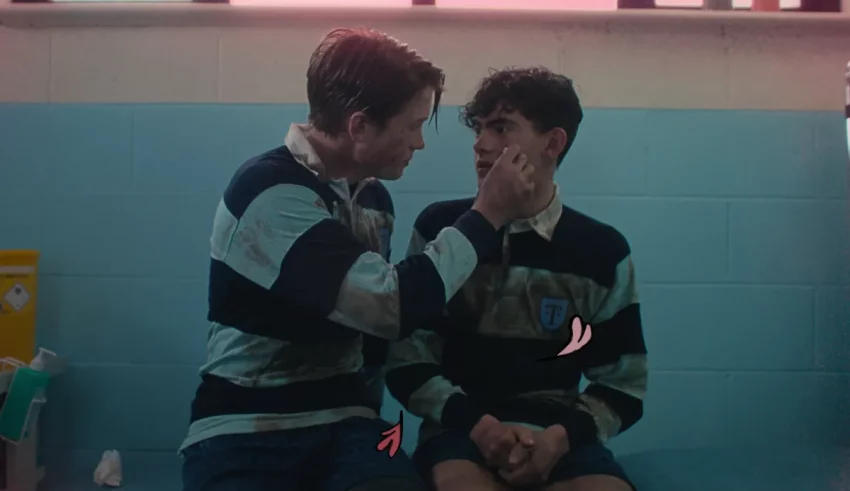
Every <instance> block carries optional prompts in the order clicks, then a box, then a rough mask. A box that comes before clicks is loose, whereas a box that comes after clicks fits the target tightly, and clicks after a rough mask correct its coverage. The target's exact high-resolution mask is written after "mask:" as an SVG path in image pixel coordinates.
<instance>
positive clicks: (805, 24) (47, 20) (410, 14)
mask: <svg viewBox="0 0 850 491" xmlns="http://www.w3.org/2000/svg"><path fill="white" fill-rule="evenodd" d="M2 2H3V0H0V25H1V26H5V27H11V28H50V27H256V26H286V25H292V24H298V25H302V24H303V23H304V22H305V21H316V22H321V23H327V22H328V21H332V22H338V23H344V24H348V25H351V24H362V23H372V22H387V21H390V22H415V23H421V22H427V23H433V25H435V26H441V27H442V26H446V25H447V24H456V23H460V24H479V25H480V24H511V25H523V24H524V25H528V24H534V25H541V24H542V25H548V26H552V25H572V26H575V25H578V24H581V25H587V26H594V25H597V26H605V27H607V26H615V25H620V26H626V25H652V24H657V25H667V26H683V25H691V26H694V25H708V26H711V25H717V26H752V27H759V26H762V27H767V28H770V27H781V28H796V29H802V30H817V31H819V32H822V31H823V30H824V29H830V30H833V29H836V30H839V31H843V32H848V28H850V15H848V14H837V13H799V12H794V13H791V12H778V13H764V12H749V11H725V12H723V11H701V10H660V9H659V10H619V11H602V12H599V11H575V10H568V11H523V10H473V9H469V10H467V9H441V8H435V7H427V6H418V7H410V8H332V9H331V8H298V7H267V6H262V7H260V6H256V7H255V6H250V7H249V6H240V7H235V6H231V5H222V4H199V3H140V2H130V3H74V4H71V3H55V4H37V5H34V4H3V3H2Z"/></svg>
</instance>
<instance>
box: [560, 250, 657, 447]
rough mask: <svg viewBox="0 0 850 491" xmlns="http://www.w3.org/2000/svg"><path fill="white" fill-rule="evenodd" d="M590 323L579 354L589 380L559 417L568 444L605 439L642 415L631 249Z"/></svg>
mask: <svg viewBox="0 0 850 491" xmlns="http://www.w3.org/2000/svg"><path fill="white" fill-rule="evenodd" d="M588 324H590V326H591V329H592V337H591V340H590V342H589V343H588V344H587V345H586V346H585V347H583V348H582V349H581V350H580V351H578V353H577V354H578V357H579V363H580V364H581V366H582V371H583V374H584V376H585V378H586V379H587V380H588V381H589V385H588V386H587V388H586V389H585V390H584V392H583V393H582V394H581V395H579V397H578V399H577V401H576V403H575V405H574V407H573V409H572V411H571V412H570V413H569V414H568V415H567V417H566V419H565V421H564V423H563V425H564V427H565V428H566V430H567V435H568V436H569V440H570V447H571V448H576V447H581V446H584V445H587V444H590V443H592V442H596V441H601V442H605V441H607V440H608V439H610V438H612V437H614V436H616V435H618V434H620V433H622V432H623V431H625V430H627V429H628V428H629V427H631V426H632V425H634V424H635V423H636V422H637V421H638V420H639V419H640V418H641V417H642V415H643V399H644V396H645V395H646V390H647V382H648V369H647V351H646V345H645V343H644V338H643V330H642V326H641V316H640V304H639V301H638V294H637V285H636V281H635V272H634V265H633V263H632V258H631V256H630V255H628V254H627V255H626V257H625V258H624V259H622V260H621V261H620V262H619V263H618V264H617V266H616V270H615V272H614V282H613V287H612V288H611V290H610V291H609V292H608V294H607V296H606V297H605V300H604V301H603V303H602V305H601V307H600V308H599V310H598V311H597V313H596V315H595V316H594V317H593V319H591V320H590V322H588Z"/></svg>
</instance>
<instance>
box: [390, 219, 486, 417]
mask: <svg viewBox="0 0 850 491" xmlns="http://www.w3.org/2000/svg"><path fill="white" fill-rule="evenodd" d="M426 247H427V243H426V241H425V239H423V238H422V235H421V234H420V233H419V231H418V230H416V229H415V228H414V230H413V236H412V237H411V240H410V246H409V247H408V251H407V256H408V257H415V256H416V255H418V254H422V251H424V250H425V248H426ZM442 320H443V318H442V317H441V318H439V319H438V320H436V323H439V322H442ZM430 327H433V326H430ZM438 331H439V329H433V330H431V329H418V330H416V331H414V332H413V334H412V335H411V336H409V337H407V338H405V339H401V340H398V341H395V342H393V343H391V344H390V351H389V356H388V358H387V376H386V381H387V389H388V390H389V392H390V394H392V396H393V397H394V398H395V399H396V400H397V401H399V403H401V405H402V406H404V408H405V409H407V411H408V412H410V413H411V414H414V415H416V416H419V417H420V418H422V419H427V420H430V421H434V422H437V423H440V424H441V426H442V427H445V428H456V429H461V430H466V431H469V430H470V429H471V428H472V426H474V425H475V423H477V422H478V420H479V419H481V416H483V415H484V413H483V412H481V411H480V410H478V409H477V408H475V407H474V406H473V405H472V401H471V400H470V399H469V398H468V397H467V396H466V394H465V393H464V392H463V390H462V389H461V388H460V387H459V386H457V385H454V384H453V383H451V381H449V380H448V379H446V378H445V377H443V376H442V374H441V373H440V372H441V368H440V366H441V363H442V359H441V358H442V350H443V338H442V336H440V334H439V333H438Z"/></svg>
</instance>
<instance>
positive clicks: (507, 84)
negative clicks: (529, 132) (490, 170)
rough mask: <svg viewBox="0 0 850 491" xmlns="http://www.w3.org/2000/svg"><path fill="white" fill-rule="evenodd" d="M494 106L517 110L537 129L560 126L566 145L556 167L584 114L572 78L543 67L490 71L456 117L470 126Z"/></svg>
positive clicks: (509, 110)
mask: <svg viewBox="0 0 850 491" xmlns="http://www.w3.org/2000/svg"><path fill="white" fill-rule="evenodd" d="M497 109H500V110H503V111H506V112H518V113H519V114H521V115H522V116H523V117H525V118H526V119H528V120H529V121H531V123H532V124H533V125H534V127H535V130H537V131H538V132H546V131H549V130H551V129H553V128H561V129H563V130H564V131H565V132H566V133H567V144H566V146H565V147H564V150H563V151H562V152H561V154H560V155H558V161H557V165H558V166H560V165H561V162H562V161H563V160H564V156H565V155H567V151H568V150H569V149H570V147H572V145H573V142H574V141H575V139H576V133H578V127H579V124H581V120H582V118H583V117H584V113H583V111H582V109H581V103H580V102H579V100H578V95H577V94H576V91H575V88H573V81H572V80H571V79H569V78H567V77H565V76H563V75H560V74H557V73H553V72H552V71H551V70H549V69H547V68H544V67H533V68H506V69H504V70H492V71H491V72H490V75H489V76H487V77H486V78H485V79H484V80H482V81H481V83H480V84H479V85H478V91H477V92H476V93H475V96H474V97H473V98H472V100H471V101H469V102H468V103H467V104H466V105H464V106H463V107H462V108H461V114H460V119H461V122H463V124H465V125H466V126H467V127H469V128H473V127H475V118H484V117H488V116H490V115H491V114H493V112H494V111H496V110H497Z"/></svg>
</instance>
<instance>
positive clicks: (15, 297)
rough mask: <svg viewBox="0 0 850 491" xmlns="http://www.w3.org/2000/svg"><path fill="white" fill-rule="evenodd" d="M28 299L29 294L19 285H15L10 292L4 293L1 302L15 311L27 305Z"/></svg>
mask: <svg viewBox="0 0 850 491" xmlns="http://www.w3.org/2000/svg"><path fill="white" fill-rule="evenodd" d="M29 299H30V294H29V292H27V290H26V288H24V287H23V286H21V285H19V284H18V285H15V286H13V287H12V289H11V290H9V291H8V292H6V295H4V296H3V300H5V301H6V303H8V304H9V306H11V307H12V308H13V309H15V310H21V309H22V308H24V306H25V305H26V304H27V302H28V301H29Z"/></svg>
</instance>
